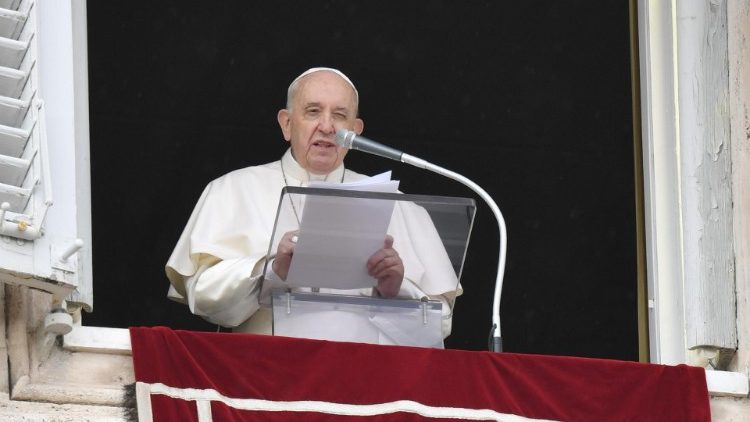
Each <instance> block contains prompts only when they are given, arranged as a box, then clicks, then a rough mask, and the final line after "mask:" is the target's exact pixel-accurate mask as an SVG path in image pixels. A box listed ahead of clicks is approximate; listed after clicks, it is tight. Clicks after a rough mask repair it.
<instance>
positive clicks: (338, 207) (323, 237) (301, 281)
mask: <svg viewBox="0 0 750 422" xmlns="http://www.w3.org/2000/svg"><path fill="white" fill-rule="evenodd" d="M310 186H311V187H317V188H320V187H330V188H335V189H349V190H361V191H369V192H397V190H398V181H397V180H390V172H387V173H383V174H381V175H378V176H373V177H372V178H368V179H364V180H362V181H358V182H354V183H346V184H340V183H336V184H330V186H329V184H325V183H317V184H315V186H313V184H311V185H310ZM394 205H395V201H393V200H382V199H369V198H342V197H337V196H319V195H310V196H308V197H307V198H306V200H305V206H304V209H303V211H302V216H301V221H300V231H299V237H298V238H299V240H298V241H297V245H296V246H295V248H294V257H293V259H292V263H291V266H290V268H289V274H288V276H287V280H286V282H287V284H288V285H290V286H294V287H322V288H332V289H357V288H367V287H372V286H374V285H375V283H376V280H375V279H374V278H372V277H370V276H369V275H368V274H367V268H366V264H367V260H368V259H369V258H370V257H371V256H372V255H373V254H374V253H375V252H377V251H378V250H379V249H380V248H382V247H383V242H384V241H385V235H386V230H387V229H388V224H389V223H390V221H391V215H392V214H393V207H394Z"/></svg>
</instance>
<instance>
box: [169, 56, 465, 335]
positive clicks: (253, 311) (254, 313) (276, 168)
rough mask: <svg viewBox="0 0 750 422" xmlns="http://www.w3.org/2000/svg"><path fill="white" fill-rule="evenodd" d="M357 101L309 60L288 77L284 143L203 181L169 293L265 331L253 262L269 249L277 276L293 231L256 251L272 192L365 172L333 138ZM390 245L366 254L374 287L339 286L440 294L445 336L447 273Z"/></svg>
mask: <svg viewBox="0 0 750 422" xmlns="http://www.w3.org/2000/svg"><path fill="white" fill-rule="evenodd" d="M358 104H359V95H358V92H357V90H356V88H355V86H354V84H353V83H352V82H351V80H349V78H348V77H346V75H344V74H343V73H341V72H340V71H338V70H336V69H331V68H312V69H309V70H307V71H306V72H304V73H302V74H301V75H300V76H298V77H297V78H296V79H294V81H293V82H292V83H291V85H290V86H289V90H288V94H287V105H286V108H285V109H282V110H280V111H279V112H278V116H277V118H278V122H279V126H280V127H281V131H282V133H283V135H284V139H285V140H286V141H287V142H289V143H290V148H289V149H288V150H287V151H286V153H285V154H284V155H283V156H282V157H281V159H280V160H279V161H276V162H273V163H269V164H265V165H261V166H254V167H248V168H244V169H240V170H236V171H233V172H231V173H228V174H226V175H224V176H222V177H220V178H218V179H216V180H214V181H212V182H211V183H209V185H208V186H207V187H206V189H205V190H204V191H203V194H202V195H201V197H200V199H199V200H198V203H197V205H196V207H195V209H194V211H193V213H192V215H191V216H190V220H189V221H188V223H187V226H186V227H185V229H184V231H183V233H182V235H181V237H180V239H179V241H178V242H177V246H176V247H175V249H174V251H173V253H172V255H171V256H170V258H169V260H168V262H167V265H166V273H167V277H168V278H169V281H170V283H171V287H170V292H169V296H170V298H172V299H175V300H178V301H181V302H185V303H187V305H188V306H189V308H190V311H191V312H193V313H194V314H196V315H200V316H201V317H203V318H204V319H206V320H208V321H210V322H213V323H216V324H219V325H222V326H225V327H234V331H241V332H252V333H266V334H270V332H271V319H272V316H271V311H270V309H268V308H266V307H261V306H260V304H259V302H260V301H259V294H260V286H259V284H260V278H261V276H262V271H263V267H264V264H265V263H266V260H267V259H273V261H272V262H271V268H272V269H273V271H274V273H276V274H277V275H278V276H279V277H280V278H281V279H284V278H285V277H286V274H287V272H288V270H289V266H290V262H291V259H292V255H293V252H294V245H295V243H294V242H293V240H294V239H292V236H293V233H287V234H286V235H285V236H284V237H283V238H282V239H281V241H280V242H279V247H278V249H277V253H276V254H275V256H274V257H267V256H266V254H267V249H268V244H269V242H270V239H271V236H272V230H273V225H274V218H275V211H276V206H277V203H278V197H279V193H280V191H281V189H282V188H283V187H284V186H306V185H307V184H308V183H309V182H310V181H313V180H321V181H328V182H349V181H355V180H360V179H362V178H365V177H366V176H363V175H360V174H358V173H355V172H353V171H351V170H349V169H346V168H345V167H344V163H343V161H344V157H345V156H346V153H347V150H346V149H344V148H341V147H339V146H337V145H336V143H335V134H336V131H337V130H338V129H347V130H352V131H354V132H356V133H357V134H359V133H361V132H362V130H363V127H364V122H363V121H362V119H360V118H358V117H357V109H358ZM403 224H409V223H408V222H407V223H403ZM415 224H416V223H415ZM396 244H397V245H398V239H396ZM393 246H394V239H393V238H392V237H390V236H388V237H387V239H385V241H384V244H383V247H382V248H381V249H380V250H379V251H377V252H376V253H375V254H373V255H372V257H370V259H369V261H368V262H367V270H368V273H369V274H370V275H371V276H372V277H373V278H374V279H375V280H377V281H376V283H374V284H375V287H374V289H367V290H369V291H357V292H352V291H346V293H348V294H352V293H354V294H361V295H372V294H373V293H375V295H377V296H383V297H397V296H398V297H408V298H414V299H422V298H424V297H428V298H436V299H440V300H442V301H443V303H444V305H443V306H444V308H446V309H445V310H444V320H443V335H444V336H447V335H448V334H449V333H450V317H451V312H450V306H449V305H452V301H453V298H454V296H453V295H455V294H456V287H457V283H456V279H455V276H454V277H443V276H431V275H430V272H431V269H430V268H425V267H426V266H427V265H424V266H423V265H421V263H420V262H419V261H420V258H419V257H418V256H413V257H411V256H412V255H414V254H411V255H410V258H409V260H407V263H406V264H404V262H403V261H402V258H401V257H400V256H399V254H398V252H397V251H396V249H394V247H393ZM409 261H411V262H409ZM405 265H406V267H407V268H406V269H405ZM405 273H406V274H405ZM405 280H406V282H405ZM363 290H365V289H363ZM373 290H374V291H373ZM459 293H460V292H459Z"/></svg>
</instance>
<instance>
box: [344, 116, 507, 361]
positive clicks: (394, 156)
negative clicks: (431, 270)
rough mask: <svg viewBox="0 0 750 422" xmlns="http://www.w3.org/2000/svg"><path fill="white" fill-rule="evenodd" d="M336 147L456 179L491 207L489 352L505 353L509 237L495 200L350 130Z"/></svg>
mask: <svg viewBox="0 0 750 422" xmlns="http://www.w3.org/2000/svg"><path fill="white" fill-rule="evenodd" d="M336 143H337V144H338V145H339V146H341V147H343V148H348V149H356V150H359V151H363V152H367V153H370V154H375V155H379V156H381V157H384V158H389V159H391V160H396V161H400V162H402V163H405V164H410V165H412V166H415V167H419V168H422V169H425V170H429V171H431V172H434V173H437V174H439V175H441V176H445V177H447V178H449V179H453V180H455V181H457V182H459V183H461V184H463V185H464V186H466V187H468V188H469V189H471V190H473V191H474V192H475V193H476V194H477V195H479V196H480V197H481V198H482V199H484V202H486V203H487V205H488V206H489V207H490V210H492V214H494V216H495V219H496V220H497V227H498V231H499V232H500V247H499V256H498V260H497V280H496V281H495V295H494V300H493V303H492V328H491V336H490V341H489V348H490V350H491V351H493V352H502V351H503V342H502V335H501V332H500V296H501V294H502V290H503V276H504V274H505V259H506V255H507V247H508V235H507V230H506V227H505V219H504V218H503V214H502V213H501V212H500V208H499V207H498V206H497V204H496V203H495V201H494V200H493V199H492V197H491V196H490V195H489V194H488V193H487V192H485V190H484V189H482V188H481V187H480V186H479V185H477V184H476V183H474V182H472V181H471V180H469V179H468V178H466V177H464V176H462V175H460V174H458V173H455V172H453V171H450V170H447V169H444V168H442V167H440V166H437V165H435V164H432V163H430V162H427V161H425V160H423V159H421V158H417V157H414V156H412V155H409V154H406V153H403V152H401V151H399V150H396V149H393V148H391V147H388V146H385V145H383V144H380V143H378V142H375V141H373V140H370V139H367V138H365V137H363V136H359V135H357V134H356V133H354V132H352V131H350V130H346V129H339V130H338V131H337V132H336Z"/></svg>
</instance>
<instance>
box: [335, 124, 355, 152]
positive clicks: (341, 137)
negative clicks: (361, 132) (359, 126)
mask: <svg viewBox="0 0 750 422" xmlns="http://www.w3.org/2000/svg"><path fill="white" fill-rule="evenodd" d="M355 136H357V134H356V133H354V132H353V131H351V130H346V129H339V130H337V131H336V144H337V145H338V146H340V147H344V148H346V149H351V148H352V142H354V137H355Z"/></svg>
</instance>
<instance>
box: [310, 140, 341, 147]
mask: <svg viewBox="0 0 750 422" xmlns="http://www.w3.org/2000/svg"><path fill="white" fill-rule="evenodd" d="M312 144H313V146H315V147H318V148H335V147H336V144H334V143H333V142H328V141H315V142H313V143H312Z"/></svg>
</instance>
